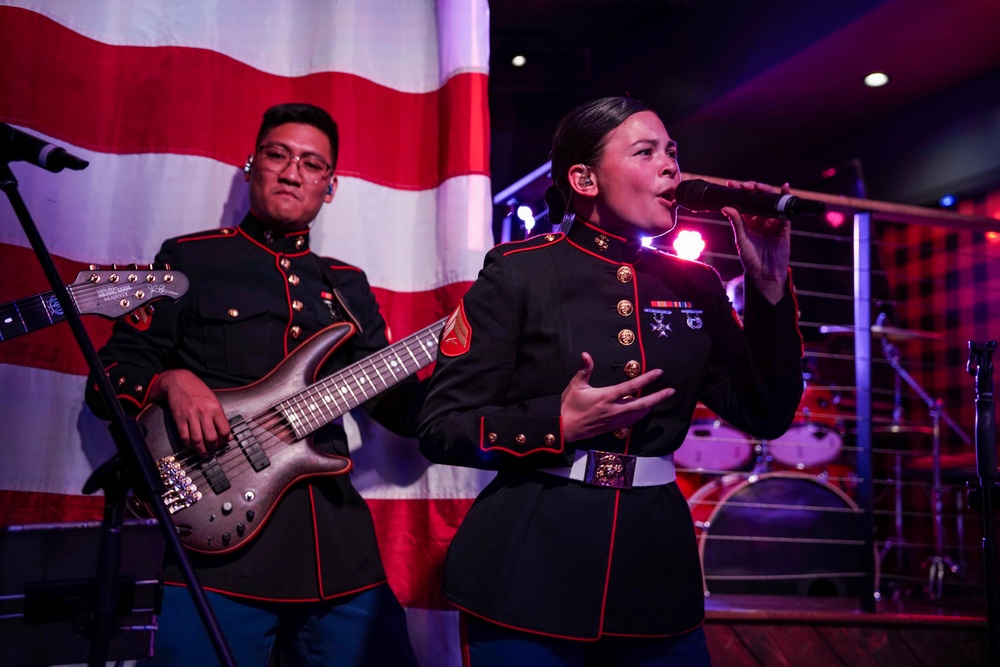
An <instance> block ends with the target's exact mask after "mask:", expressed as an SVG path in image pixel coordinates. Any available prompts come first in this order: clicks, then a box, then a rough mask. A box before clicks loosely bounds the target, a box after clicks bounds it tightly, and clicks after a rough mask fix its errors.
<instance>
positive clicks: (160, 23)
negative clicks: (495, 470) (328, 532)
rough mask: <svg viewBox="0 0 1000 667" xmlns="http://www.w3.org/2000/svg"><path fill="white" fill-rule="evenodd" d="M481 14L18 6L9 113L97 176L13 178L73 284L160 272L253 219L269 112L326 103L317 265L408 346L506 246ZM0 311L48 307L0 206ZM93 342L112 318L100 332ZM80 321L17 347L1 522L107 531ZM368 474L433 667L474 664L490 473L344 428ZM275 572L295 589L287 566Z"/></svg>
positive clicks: (67, 0)
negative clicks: (144, 270)
mask: <svg viewBox="0 0 1000 667" xmlns="http://www.w3.org/2000/svg"><path fill="white" fill-rule="evenodd" d="M488 59H489V10H488V7H487V3H486V0H437V1H436V2H435V1H434V0H345V1H337V2H329V1H321V0H314V1H305V0H300V1H294V0H211V1H206V0H136V1H133V2H127V3H122V2H115V1H113V0H89V1H88V2H77V1H75V0H32V1H25V2H20V1H16V2H9V1H6V0H4V1H0V120H2V121H4V122H7V123H9V124H11V125H13V126H15V127H18V128H21V129H23V130H24V131H27V132H30V133H31V134H34V135H36V136H39V137H41V138H43V139H47V140H49V141H52V142H53V143H55V144H56V145H59V146H62V147H65V148H66V149H67V150H68V151H70V152H71V153H73V154H75V155H78V156H80V157H82V158H83V159H86V160H89V161H90V166H89V167H88V168H87V169H86V170H84V171H64V172H62V173H59V174H52V173H49V172H46V171H42V170H40V169H38V168H35V167H33V166H30V165H27V164H25V163H20V162H18V163H13V164H12V168H13V171H14V174H15V176H16V177H17V179H18V181H19V187H20V192H21V195H22V196H23V197H24V199H25V201H26V203H27V206H28V208H29V210H30V211H31V213H32V215H33V217H34V219H35V222H36V223H37V225H38V227H39V229H40V231H41V234H42V237H43V239H44V240H45V242H46V243H47V245H48V247H49V250H50V251H51V253H52V254H53V256H54V258H55V261H56V265H57V267H58V268H59V270H60V272H61V275H62V277H63V279H64V282H65V283H67V284H68V283H71V282H73V280H74V279H75V277H76V275H77V273H78V272H79V271H81V270H83V269H84V268H85V267H86V265H88V264H100V265H104V266H108V265H110V264H112V263H117V264H119V265H122V264H128V263H133V262H134V263H148V262H149V261H151V260H152V258H153V256H154V255H155V253H156V251H157V249H158V248H159V245H160V243H161V242H162V241H163V240H164V239H166V238H169V237H173V236H177V235H180V234H187V233H190V232H194V231H198V230H202V229H208V228H212V227H225V226H232V225H235V224H237V223H238V222H239V221H240V219H241V218H242V216H243V215H244V213H245V212H246V210H247V207H248V203H247V185H246V184H245V183H244V181H243V178H242V171H241V167H242V165H243V162H244V161H245V159H246V156H247V155H248V154H249V153H250V152H252V150H253V141H254V138H255V136H256V130H257V127H258V125H259V123H260V118H261V114H262V113H263V111H264V110H265V109H266V108H267V107H269V106H270V105H272V104H275V103H279V102H289V101H294V102H311V103H314V104H318V105H320V106H322V107H324V108H326V109H327V110H329V111H330V112H331V114H332V116H333V117H334V119H336V120H337V121H338V123H339V125H340V129H341V149H340V160H339V164H338V176H339V179H340V187H339V189H338V191H337V196H336V198H335V199H334V201H333V203H332V204H330V205H327V206H325V207H324V209H323V211H322V212H321V213H320V216H319V218H318V219H317V221H316V223H315V226H314V228H313V249H314V250H315V251H316V252H317V253H319V254H321V255H329V256H333V257H337V258H339V259H342V260H345V261H347V262H351V263H353V264H356V265H358V266H360V267H362V268H363V269H365V270H366V272H367V273H368V276H369V279H370V281H371V283H372V285H373V287H374V289H375V292H376V296H377V297H378V300H379V303H380V305H381V307H382V311H383V314H384V315H385V317H386V320H387V322H388V323H389V327H390V331H391V333H392V336H393V338H394V339H397V340H398V339H399V338H401V337H403V336H405V335H407V334H409V333H411V332H413V331H416V330H417V329H419V328H421V327H423V326H425V325H427V324H429V323H431V322H433V321H435V320H436V319H439V318H440V317H442V316H443V315H445V314H446V313H447V312H448V311H449V310H451V309H452V308H453V307H454V305H455V304H456V303H457V300H458V298H459V297H460V296H461V295H462V294H463V293H464V291H465V289H466V288H467V287H468V285H469V283H470V282H471V281H472V280H473V279H474V278H475V275H476V273H477V271H478V269H479V268H480V266H481V265H482V258H483V255H484V254H485V252H486V251H487V250H488V248H489V247H490V246H491V245H492V241H491V232H490V181H489V116H488V110H487V78H488ZM0 262H2V266H3V271H2V281H0V302H4V303H6V302H8V301H11V300H14V299H20V298H22V297H26V296H30V295H33V294H37V293H41V292H45V291H48V289H49V286H48V284H47V283H46V281H45V278H44V276H43V274H42V272H41V269H40V268H39V266H38V262H37V258H36V257H35V255H34V252H33V251H32V249H31V247H30V245H29V244H28V242H27V240H26V238H25V236H24V233H23V231H22V229H21V227H20V225H19V223H18V221H17V219H16V217H15V216H14V213H13V211H12V209H11V207H10V205H9V204H8V202H7V201H6V198H4V200H3V201H0ZM84 321H85V324H86V326H87V328H88V331H89V333H90V335H91V337H92V340H93V341H94V344H95V346H97V347H99V346H100V345H102V344H103V343H104V341H105V340H106V338H107V336H108V335H109V334H110V330H111V325H110V322H107V321H105V320H102V319H99V318H96V317H85V318H84ZM86 372H87V369H86V365H85V363H84V361H83V357H82V355H81V354H80V353H79V351H78V349H77V346H76V343H75V342H74V340H73V338H72V336H71V334H70V331H69V327H68V326H67V325H66V324H65V323H62V324H57V325H55V326H51V327H47V328H44V329H40V330H38V331H34V332H32V333H30V334H26V335H23V336H19V337H17V338H12V339H10V340H5V341H2V342H0V433H2V435H0V523H2V524H5V525H11V524H22V523H38V522H54V521H56V522H61V521H81V520H93V519H98V518H100V516H101V508H102V499H101V498H99V497H92V496H84V495H82V493H81V489H82V487H83V484H84V482H85V481H86V480H87V478H88V477H89V475H90V473H91V471H92V469H93V468H94V466H96V465H98V464H100V463H101V462H103V461H104V460H105V459H107V458H108V457H109V456H110V455H111V454H112V453H113V445H112V444H111V442H110V438H109V437H108V436H107V435H106V432H105V428H104V424H103V422H99V421H98V420H96V419H95V418H94V417H93V416H92V415H90V414H89V412H87V410H86V409H85V408H84V407H83V391H84V383H85V380H84V378H85V375H86ZM347 421H348V423H347V426H348V433H349V436H350V437H351V442H352V449H353V452H354V458H355V464H356V472H355V473H354V481H355V484H356V485H357V486H358V488H359V489H360V490H361V492H362V494H363V495H364V496H365V497H366V498H367V500H368V502H369V504H370V506H371V509H372V512H373V514H374V516H375V521H376V527H377V530H378V536H379V542H380V546H381V549H382V553H383V557H384V559H385V563H386V569H387V571H388V572H389V583H390V584H391V586H392V588H393V589H394V590H395V592H396V594H397V596H398V597H399V598H400V600H401V602H402V603H403V605H404V606H405V607H406V609H407V614H408V622H409V627H410V633H411V636H412V637H413V642H414V648H415V649H416V651H417V654H418V656H419V657H420V659H421V661H422V664H424V665H446V664H458V662H459V660H458V652H457V645H458V636H457V617H456V613H455V612H454V611H453V610H450V609H449V608H448V606H447V604H446V603H445V602H444V601H443V599H442V598H441V595H440V582H441V567H442V559H443V556H444V551H445V549H446V547H447V544H448V542H449V540H450V538H451V536H452V534H453V533H454V529H455V527H456V526H457V524H458V522H459V521H460V520H461V518H462V516H464V514H465V511H466V510H467V508H468V506H469V505H470V504H471V501H472V498H474V497H475V495H476V494H477V493H478V491H479V490H480V489H481V488H482V487H483V485H484V484H485V483H486V482H487V481H488V477H487V475H486V474H485V473H481V472H476V471H471V470H461V469H454V468H446V467H440V466H431V465H429V464H428V463H427V462H426V461H425V460H424V459H423V458H422V457H421V456H420V454H419V452H417V450H416V443H415V442H414V441H412V440H408V439H400V438H397V437H395V436H391V435H389V434H387V433H386V432H385V431H383V430H381V428H380V427H378V426H377V425H375V424H373V423H371V422H370V421H368V420H366V419H364V418H363V417H362V416H358V417H357V419H356V420H354V419H348V420H347ZM276 576H280V573H276Z"/></svg>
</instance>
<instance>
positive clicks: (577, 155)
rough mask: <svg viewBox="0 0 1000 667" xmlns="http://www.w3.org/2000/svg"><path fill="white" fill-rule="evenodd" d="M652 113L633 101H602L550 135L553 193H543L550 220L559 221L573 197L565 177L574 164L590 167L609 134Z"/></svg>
mask: <svg viewBox="0 0 1000 667" xmlns="http://www.w3.org/2000/svg"><path fill="white" fill-rule="evenodd" d="M640 111H651V109H650V108H649V106H648V105H647V104H646V103H645V102H642V101H641V100H637V99H635V98H634V97H602V98H600V99H596V100H592V101H590V102H587V103H585V104H581V105H580V106H578V107H577V108H575V109H573V110H572V111H570V112H569V113H568V114H566V115H565V116H564V117H563V119H562V120H561V121H559V125H558V126H557V127H556V132H555V134H554V135H552V154H551V157H552V182H553V183H554V186H553V187H554V189H553V188H549V191H546V193H545V203H546V205H547V206H548V207H549V220H550V221H551V222H552V223H554V224H555V223H558V222H559V220H561V219H562V217H563V214H564V213H565V211H566V207H567V205H568V204H569V200H570V195H571V194H572V193H573V191H572V189H571V188H570V187H569V178H568V176H567V173H568V172H569V168H570V167H572V166H573V165H574V164H585V165H588V166H593V165H595V164H597V162H598V161H599V160H600V159H601V154H602V153H603V152H604V146H605V145H606V144H607V142H608V133H610V132H611V130H613V129H615V128H616V127H618V126H619V125H621V124H622V123H624V122H625V120H626V119H627V118H628V117H629V116H631V115H632V114H635V113H639V112H640ZM559 199H562V205H561V207H560V208H559V209H558V210H556V209H555V207H557V206H559V204H560V202H559Z"/></svg>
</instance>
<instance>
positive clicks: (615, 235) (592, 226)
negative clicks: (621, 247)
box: [576, 216, 628, 243]
mask: <svg viewBox="0 0 1000 667" xmlns="http://www.w3.org/2000/svg"><path fill="white" fill-rule="evenodd" d="M576 219H577V220H579V221H580V222H582V223H583V226H584V227H590V229H591V230H593V231H595V232H597V233H598V234H603V235H604V236H610V237H611V238H614V239H618V240H619V241H621V242H622V243H628V239H627V238H625V237H624V236H618V235H617V234H612V233H611V232H609V231H608V230H606V229H601V228H600V227H598V226H596V225H592V224H590V223H589V222H587V221H586V220H584V219H583V218H581V217H579V216H577V218H576Z"/></svg>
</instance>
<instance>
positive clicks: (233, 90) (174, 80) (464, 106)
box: [0, 7, 490, 190]
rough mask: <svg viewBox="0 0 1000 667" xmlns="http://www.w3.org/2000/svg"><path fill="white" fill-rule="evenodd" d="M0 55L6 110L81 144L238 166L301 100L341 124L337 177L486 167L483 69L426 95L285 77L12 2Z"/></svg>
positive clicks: (418, 184) (0, 21)
mask: <svg viewBox="0 0 1000 667" xmlns="http://www.w3.org/2000/svg"><path fill="white" fill-rule="evenodd" d="M0 62H2V63H4V66H3V67H2V68H0V90H3V91H4V95H3V96H2V97H0V117H2V118H4V119H5V120H7V121H9V122H12V123H16V124H18V125H22V126H26V127H30V128H33V129H35V130H38V131H40V132H44V133H45V134H47V135H49V136H52V137H57V138H59V139H61V140H63V141H67V142H70V143H72V144H73V145H75V146H79V147H81V148H88V149H91V150H95V151H101V152H109V153H179V154H186V155H200V156H204V157H210V158H214V159H217V160H220V161H222V162H225V163H227V164H233V165H239V166H242V164H243V162H244V160H245V159H246V156H247V153H248V152H249V151H250V150H252V149H253V145H252V141H253V138H254V137H255V136H256V133H257V128H258V125H259V124H260V114H261V113H263V111H264V109H266V108H267V107H269V106H271V105H272V104H276V103H279V102H287V101H289V100H295V101H300V102H310V103H313V104H317V105H319V106H322V107H323V108H325V109H327V110H328V111H329V112H330V113H331V114H332V115H333V117H334V119H336V120H337V122H338V123H340V125H341V126H342V127H343V128H344V132H343V134H342V135H341V138H340V141H341V146H340V160H339V163H338V173H339V174H341V175H346V176H356V177H358V178H361V179H364V180H368V181H371V182H374V183H379V184H382V185H387V186H390V187H394V188H397V189H401V190H423V189H428V188H433V187H436V186H438V185H440V184H441V183H442V182H443V181H444V180H446V179H448V178H451V177H454V176H461V175H467V174H483V175H488V174H489V161H490V160H489V111H488V108H487V76H486V75H485V74H477V73H465V74H458V75H455V76H453V77H451V78H450V79H449V80H448V81H447V82H446V83H445V84H444V86H443V87H442V88H440V89H438V90H436V91H433V92H428V93H404V92H400V91H398V90H394V89H392V88H388V87H386V86H381V85H378V84H376V83H373V82H371V81H369V80H367V79H364V78H362V77H359V76H356V75H353V74H346V73H341V72H319V73H315V74H310V75H307V76H300V77H284V76H279V75H274V74H268V73H266V72H261V71H260V70H257V69H255V68H253V67H250V66H249V65H246V64H244V63H241V62H239V61H237V60H234V59H233V58H230V57H228V56H225V55H222V54H219V53H216V52H214V51H211V50H208V49H196V48H184V47H135V46H112V45H108V44H104V43H101V42H97V41H95V40H92V39H89V38H87V37H84V36H82V35H80V34H78V33H76V32H73V31H72V30H70V29H68V28H66V27H64V26H62V25H60V24H59V23H56V22H54V21H52V20H51V19H48V18H46V17H43V16H41V15H39V14H36V13H35V12H31V11H28V10H24V9H20V8H14V7H0ZM38 81H44V82H45V85H44V86H38V85H36V82H38ZM109 91H114V94H109Z"/></svg>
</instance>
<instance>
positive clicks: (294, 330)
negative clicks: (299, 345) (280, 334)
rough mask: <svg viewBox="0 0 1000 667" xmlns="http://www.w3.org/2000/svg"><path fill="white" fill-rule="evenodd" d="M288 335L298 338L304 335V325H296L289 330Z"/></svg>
mask: <svg viewBox="0 0 1000 667" xmlns="http://www.w3.org/2000/svg"><path fill="white" fill-rule="evenodd" d="M288 335H289V336H291V337H292V338H298V337H299V336H301V335H302V327H300V326H298V325H296V326H294V327H292V328H291V329H289V330H288Z"/></svg>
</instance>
